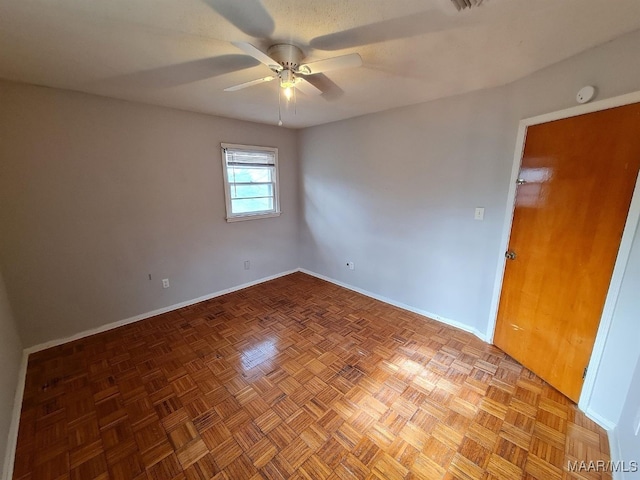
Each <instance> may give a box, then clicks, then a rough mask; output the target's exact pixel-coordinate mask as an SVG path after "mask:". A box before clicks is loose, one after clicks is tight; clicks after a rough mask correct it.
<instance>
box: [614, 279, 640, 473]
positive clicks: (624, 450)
mask: <svg viewBox="0 0 640 480" xmlns="http://www.w3.org/2000/svg"><path fill="white" fill-rule="evenodd" d="M636 291H637V290H636ZM636 330H638V328H637V327H636ZM639 336H640V335H637V336H636V339H635V340H636V348H637V346H638V342H639V341H640V338H638V337H639ZM638 415H640V361H638V363H637V364H636V368H635V371H634V374H633V379H632V381H631V387H630V389H629V393H628V395H627V401H626V402H625V405H624V408H623V410H622V415H621V416H620V421H619V423H618V426H617V427H616V435H615V437H614V438H615V439H616V440H617V445H615V446H612V448H618V449H619V452H618V454H617V455H616V457H618V458H619V459H620V460H622V459H624V460H625V461H626V462H629V463H627V465H626V470H627V472H625V473H624V475H622V477H621V478H624V479H625V480H632V479H636V480H637V479H640V436H637V435H636V434H635V431H634V427H635V422H637V421H638ZM632 461H635V462H636V464H635V465H632V464H631V463H630V462H632ZM634 467H635V468H634ZM633 470H635V471H633Z"/></svg>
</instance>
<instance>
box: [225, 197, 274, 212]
mask: <svg viewBox="0 0 640 480" xmlns="http://www.w3.org/2000/svg"><path fill="white" fill-rule="evenodd" d="M231 210H232V211H233V213H250V212H264V211H271V210H273V198H241V199H235V200H231Z"/></svg>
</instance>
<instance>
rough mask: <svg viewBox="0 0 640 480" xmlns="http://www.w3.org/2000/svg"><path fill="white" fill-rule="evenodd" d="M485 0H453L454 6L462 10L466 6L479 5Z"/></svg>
mask: <svg viewBox="0 0 640 480" xmlns="http://www.w3.org/2000/svg"><path fill="white" fill-rule="evenodd" d="M483 1H484V0H451V3H453V6H454V7H456V9H457V10H458V11H459V12H460V11H462V10H464V9H465V8H472V7H479V6H480V5H482V2H483Z"/></svg>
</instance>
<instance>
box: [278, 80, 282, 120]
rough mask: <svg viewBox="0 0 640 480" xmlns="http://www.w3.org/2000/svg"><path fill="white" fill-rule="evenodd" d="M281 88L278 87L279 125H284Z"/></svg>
mask: <svg viewBox="0 0 640 480" xmlns="http://www.w3.org/2000/svg"><path fill="white" fill-rule="evenodd" d="M280 90H281V88H280V87H278V126H279V127H281V126H282V108H281V107H280Z"/></svg>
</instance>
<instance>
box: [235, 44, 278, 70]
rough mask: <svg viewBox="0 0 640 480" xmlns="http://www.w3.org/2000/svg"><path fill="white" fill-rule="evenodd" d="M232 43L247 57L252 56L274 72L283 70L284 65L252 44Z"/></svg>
mask: <svg viewBox="0 0 640 480" xmlns="http://www.w3.org/2000/svg"><path fill="white" fill-rule="evenodd" d="M231 43H232V44H233V45H235V46H236V47H238V48H239V49H240V50H242V51H243V52H244V53H246V54H247V55H251V56H252V57H253V58H255V59H256V60H258V61H259V62H260V63H264V64H265V65H266V66H267V67H269V68H270V69H271V70H274V71H276V72H279V71H280V70H282V65H280V64H279V63H278V62H276V61H275V60H274V59H273V58H271V57H270V56H269V55H267V54H266V53H264V52H263V51H262V50H260V49H259V48H257V47H254V46H253V45H251V44H250V43H247V42H231Z"/></svg>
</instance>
